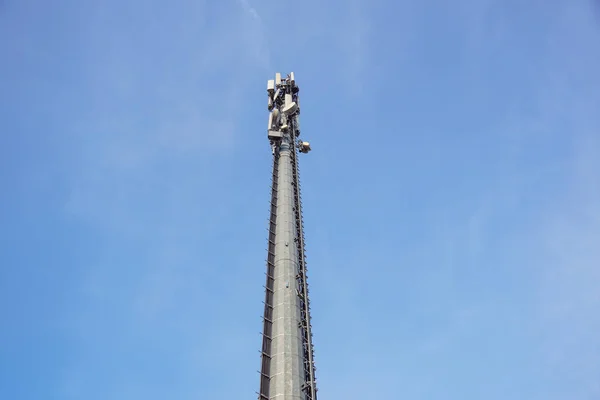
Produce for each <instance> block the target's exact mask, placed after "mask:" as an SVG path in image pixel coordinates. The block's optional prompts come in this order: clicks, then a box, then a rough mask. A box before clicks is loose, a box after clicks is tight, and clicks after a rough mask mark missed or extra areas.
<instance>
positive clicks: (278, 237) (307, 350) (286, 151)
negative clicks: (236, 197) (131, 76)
mask: <svg viewBox="0 0 600 400" xmlns="http://www.w3.org/2000/svg"><path fill="white" fill-rule="evenodd" d="M299 91H300V89H299V87H298V85H297V84H296V80H295V77H294V73H293V72H292V73H290V74H289V75H287V77H285V78H283V77H282V76H281V74H280V73H276V74H275V79H274V80H269V81H267V94H268V98H269V100H268V109H269V123H268V128H267V137H268V139H269V144H270V145H271V152H272V153H273V172H272V186H271V214H270V221H269V241H268V243H269V244H268V253H267V273H266V275H267V278H266V279H267V281H266V285H265V302H264V303H265V308H264V316H263V333H262V335H263V338H262V350H261V354H262V355H261V361H262V362H261V370H260V392H259V393H258V399H259V400H317V388H316V379H315V363H314V352H313V344H312V332H311V318H310V301H309V297H308V283H307V276H306V260H305V254H304V250H305V249H304V232H303V222H302V197H301V195H300V177H299V168H298V155H299V153H308V152H309V151H310V150H311V148H310V144H309V143H308V142H304V141H302V140H301V139H300V120H299V116H300V99H299V97H298V92H299Z"/></svg>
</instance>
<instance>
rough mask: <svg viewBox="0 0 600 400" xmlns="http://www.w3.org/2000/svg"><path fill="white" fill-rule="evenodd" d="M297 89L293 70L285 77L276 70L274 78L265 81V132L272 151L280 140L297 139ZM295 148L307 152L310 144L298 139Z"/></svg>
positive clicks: (298, 129) (298, 107)
mask: <svg viewBox="0 0 600 400" xmlns="http://www.w3.org/2000/svg"><path fill="white" fill-rule="evenodd" d="M299 91H300V88H299V87H298V85H297V84H296V77H295V76H294V73H293V72H290V73H289V74H288V75H287V76H286V77H285V78H283V77H282V76H281V73H279V72H277V73H276V74H275V79H269V80H268V81H267V96H268V103H267V108H268V109H269V124H268V126H267V132H268V138H269V142H270V143H271V148H272V149H273V151H275V149H276V148H277V145H278V144H279V143H280V142H281V141H289V142H290V143H293V142H296V141H297V140H299V136H300V120H299V115H300V98H299V96H298V92H299ZM297 148H298V149H299V150H300V152H302V153H308V152H309V151H310V144H309V143H308V142H302V141H298V143H297Z"/></svg>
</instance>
